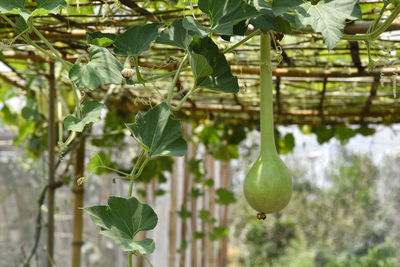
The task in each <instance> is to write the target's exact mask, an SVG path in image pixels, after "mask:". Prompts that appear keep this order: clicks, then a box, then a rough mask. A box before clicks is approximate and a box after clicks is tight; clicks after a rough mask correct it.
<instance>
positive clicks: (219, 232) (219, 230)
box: [209, 226, 229, 241]
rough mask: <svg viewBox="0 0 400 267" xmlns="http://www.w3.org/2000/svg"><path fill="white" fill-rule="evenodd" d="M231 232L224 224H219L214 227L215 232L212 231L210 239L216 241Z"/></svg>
mask: <svg viewBox="0 0 400 267" xmlns="http://www.w3.org/2000/svg"><path fill="white" fill-rule="evenodd" d="M228 234H229V229H228V228H226V227H223V226H217V227H214V228H213V232H212V233H210V235H209V237H210V240H212V241H215V240H217V239H219V238H222V237H224V236H227V235H228Z"/></svg>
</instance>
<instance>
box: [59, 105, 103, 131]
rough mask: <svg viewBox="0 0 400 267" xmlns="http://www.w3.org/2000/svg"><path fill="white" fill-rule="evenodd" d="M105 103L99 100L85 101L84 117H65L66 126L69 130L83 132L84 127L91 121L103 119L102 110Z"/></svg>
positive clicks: (83, 107)
mask: <svg viewBox="0 0 400 267" xmlns="http://www.w3.org/2000/svg"><path fill="white" fill-rule="evenodd" d="M103 108H105V105H104V104H102V103H100V102H98V101H94V100H92V101H87V102H85V103H83V106H82V111H83V118H82V119H78V118H76V117H74V116H71V115H70V116H67V117H65V119H64V127H65V129H66V130H68V131H74V132H82V131H83V128H85V126H86V125H87V124H89V123H92V122H98V121H100V120H101V110H102V109H103Z"/></svg>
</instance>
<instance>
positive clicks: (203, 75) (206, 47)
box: [189, 36, 239, 93]
mask: <svg viewBox="0 0 400 267" xmlns="http://www.w3.org/2000/svg"><path fill="white" fill-rule="evenodd" d="M189 51H190V57H189V60H190V65H191V67H192V70H193V74H194V77H195V81H196V86H198V87H203V88H208V89H214V90H218V91H222V92H226V93H237V92H238V91H239V84H238V79H237V77H235V76H233V75H232V72H231V69H230V65H229V64H228V62H227V61H226V58H225V56H224V54H223V53H221V52H220V51H219V50H218V46H217V45H216V44H215V43H214V42H213V41H212V39H211V38H209V37H204V38H199V37H198V36H194V37H193V41H192V43H191V44H190V49H189Z"/></svg>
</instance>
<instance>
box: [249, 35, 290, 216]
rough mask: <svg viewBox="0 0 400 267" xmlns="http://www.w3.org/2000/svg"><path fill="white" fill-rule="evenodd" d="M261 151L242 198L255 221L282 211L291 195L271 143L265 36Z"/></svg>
mask: <svg viewBox="0 0 400 267" xmlns="http://www.w3.org/2000/svg"><path fill="white" fill-rule="evenodd" d="M260 38H261V47H260V48H261V66H260V90H261V101H260V102H261V111H260V126H261V151H260V156H259V157H258V159H257V161H256V162H255V163H254V165H253V166H252V167H251V169H250V171H249V173H248V174H247V176H246V179H245V181H244V195H245V197H246V200H247V202H248V203H249V204H250V206H251V207H252V208H254V209H255V210H257V211H258V212H259V213H258V215H257V218H258V219H265V218H266V215H265V214H269V213H275V212H278V211H280V210H282V209H283V208H284V207H286V205H287V204H288V203H289V200H290V197H291V195H292V176H291V174H290V171H289V170H288V168H287V167H286V166H285V164H284V163H283V161H282V160H281V159H280V158H279V156H278V153H277V151H276V147H275V140H274V120H273V102H272V67H271V52H270V51H271V39H270V36H269V34H268V33H263V34H261V37H260Z"/></svg>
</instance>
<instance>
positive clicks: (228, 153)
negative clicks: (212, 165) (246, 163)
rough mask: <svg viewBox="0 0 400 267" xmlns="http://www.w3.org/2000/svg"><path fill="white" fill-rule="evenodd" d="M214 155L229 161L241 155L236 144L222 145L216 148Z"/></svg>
mask: <svg viewBox="0 0 400 267" xmlns="http://www.w3.org/2000/svg"><path fill="white" fill-rule="evenodd" d="M214 157H215V158H216V159H218V160H223V161H229V160H231V159H237V158H238V157H239V150H238V147H237V146H236V145H220V146H218V147H217V148H216V150H215V153H214Z"/></svg>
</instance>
